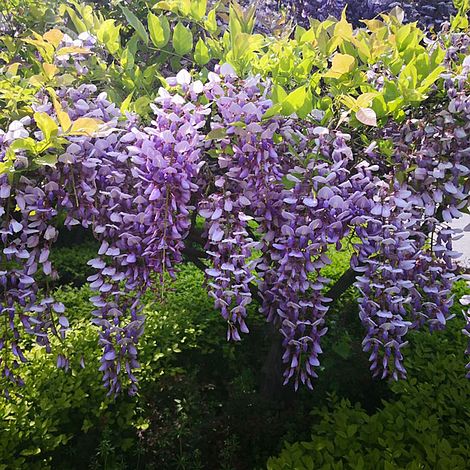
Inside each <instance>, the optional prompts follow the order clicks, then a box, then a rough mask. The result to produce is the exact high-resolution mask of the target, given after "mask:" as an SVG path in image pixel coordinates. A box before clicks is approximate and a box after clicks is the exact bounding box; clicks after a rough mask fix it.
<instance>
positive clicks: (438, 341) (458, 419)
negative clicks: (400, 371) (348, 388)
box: [268, 287, 470, 470]
mask: <svg viewBox="0 0 470 470" xmlns="http://www.w3.org/2000/svg"><path fill="white" fill-rule="evenodd" d="M459 289H461V287H459ZM459 294H463V292H459ZM454 310H455V313H457V314H459V310H460V308H459V306H455V307H454ZM460 316H461V315H459V318H458V319H455V320H453V321H452V323H451V325H449V327H448V329H447V330H446V331H441V332H437V333H434V334H430V333H427V334H426V333H421V334H414V335H413V336H412V339H411V341H410V342H411V347H410V351H408V354H407V361H406V362H407V369H408V371H409V379H408V380H406V381H401V382H396V383H393V384H392V385H391V389H392V391H393V393H394V396H395V400H393V401H384V402H383V407H382V408H381V409H379V410H377V411H376V412H375V413H374V414H372V415H369V414H367V413H366V411H365V410H364V409H362V408H361V406H359V405H357V404H356V405H352V404H351V403H350V402H349V401H348V400H339V399H338V398H336V397H335V396H333V397H332V398H331V401H330V405H329V407H324V408H322V409H317V410H314V411H313V413H312V414H313V415H314V416H316V417H318V421H317V422H316V423H315V424H314V425H313V427H312V439H311V441H307V442H296V443H294V444H286V447H285V449H284V450H283V451H282V453H281V454H280V456H279V457H277V458H271V459H270V460H269V461H268V469H270V470H281V469H282V470H287V469H296V470H298V469H371V470H372V469H374V470H376V469H377V470H379V469H384V470H392V469H398V468H403V469H410V470H415V469H442V470H447V469H455V470H458V469H461V470H464V469H466V468H468V462H469V461H470V447H469V446H468V442H467V441H466V439H467V438H468V436H470V424H469V423H470V410H469V408H468V397H469V396H470V382H469V381H468V380H467V379H465V377H464V375H463V374H462V369H463V366H464V359H463V357H462V353H461V351H462V350H463V348H464V342H465V338H464V337H463V335H462V334H461V333H460V330H461V328H462V325H463V322H462V320H461V318H460Z"/></svg>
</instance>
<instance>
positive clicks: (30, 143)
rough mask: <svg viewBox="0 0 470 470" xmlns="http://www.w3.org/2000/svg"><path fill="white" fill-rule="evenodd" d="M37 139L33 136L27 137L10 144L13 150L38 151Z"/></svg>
mask: <svg viewBox="0 0 470 470" xmlns="http://www.w3.org/2000/svg"><path fill="white" fill-rule="evenodd" d="M36 147H37V146H36V141H35V140H34V139H32V138H31V137H25V138H24V139H16V140H15V141H14V142H12V144H11V145H10V147H9V148H10V149H11V150H29V151H30V152H33V153H35V152H36Z"/></svg>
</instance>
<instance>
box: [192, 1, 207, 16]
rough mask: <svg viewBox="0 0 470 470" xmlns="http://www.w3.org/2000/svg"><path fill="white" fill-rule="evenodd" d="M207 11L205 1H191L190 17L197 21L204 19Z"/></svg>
mask: <svg viewBox="0 0 470 470" xmlns="http://www.w3.org/2000/svg"><path fill="white" fill-rule="evenodd" d="M206 9H207V0H191V16H192V17H193V18H194V19H195V20H197V21H199V20H201V19H202V18H204V15H205V14H206Z"/></svg>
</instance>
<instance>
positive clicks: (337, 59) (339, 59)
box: [323, 54, 356, 78]
mask: <svg viewBox="0 0 470 470" xmlns="http://www.w3.org/2000/svg"><path fill="white" fill-rule="evenodd" d="M355 63H356V59H355V58H354V57H353V56H351V55H349V54H336V55H335V56H334V57H333V60H332V63H331V68H330V70H328V72H327V73H326V74H325V75H323V76H324V77H328V78H339V77H341V75H344V74H345V73H348V72H351V70H353V69H354V65H355Z"/></svg>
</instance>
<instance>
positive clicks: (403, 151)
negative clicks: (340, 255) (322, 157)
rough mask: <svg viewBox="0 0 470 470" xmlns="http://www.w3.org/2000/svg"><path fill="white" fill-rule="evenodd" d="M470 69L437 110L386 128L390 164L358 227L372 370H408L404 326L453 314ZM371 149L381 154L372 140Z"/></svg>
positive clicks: (450, 84)
mask: <svg viewBox="0 0 470 470" xmlns="http://www.w3.org/2000/svg"><path fill="white" fill-rule="evenodd" d="M468 71H469V68H468V66H466V65H465V63H464V67H463V70H462V73H461V75H459V76H456V77H454V76H451V75H449V76H448V77H447V79H446V83H445V90H446V93H447V96H446V97H445V98H444V99H443V101H442V104H441V107H440V108H438V109H436V110H435V115H434V116H428V115H426V116H425V117H424V118H422V119H410V120H408V121H406V122H405V123H403V124H402V125H400V126H398V125H396V124H390V125H389V126H388V127H387V128H386V129H385V130H384V131H383V132H384V136H386V137H387V138H388V139H391V140H392V141H393V144H394V154H393V156H392V162H390V163H391V164H392V166H393V172H391V173H390V174H389V176H388V181H387V180H383V181H382V182H380V183H378V184H379V186H378V188H379V190H378V191H376V192H375V194H374V195H373V196H372V199H371V209H370V213H369V214H367V216H365V217H364V221H365V222H366V223H365V225H362V226H360V227H358V228H357V229H356V233H357V234H358V236H359V238H360V239H361V244H360V245H359V246H358V255H357V256H356V257H355V258H354V259H353V266H354V267H355V269H356V270H357V271H358V272H360V273H361V275H360V276H359V277H358V278H357V286H358V288H359V290H360V291H361V294H362V297H361V299H360V309H361V320H362V322H363V323H364V325H365V326H366V328H367V331H368V334H367V336H366V339H365V341H364V349H365V350H366V351H369V352H370V353H371V356H370V359H371V362H372V366H371V368H372V370H373V372H374V374H375V375H378V374H381V375H382V377H386V376H389V375H391V376H392V377H394V378H398V377H403V376H405V374H406V371H405V370H404V368H403V364H402V359H403V357H402V354H401V348H402V346H403V344H404V342H403V341H404V340H403V337H404V336H405V335H406V333H407V331H408V330H409V329H410V328H419V327H421V326H422V325H424V324H427V325H428V326H429V327H430V329H431V330H433V329H441V328H443V327H444V326H445V324H446V321H447V320H448V319H449V318H450V313H449V309H450V306H451V305H452V296H451V288H452V284H453V281H454V280H455V278H456V275H455V273H454V271H455V259H456V258H458V256H459V253H457V252H455V251H454V250H453V249H452V239H453V237H454V236H455V235H456V233H455V232H456V231H455V230H453V229H451V227H450V226H449V222H451V221H452V220H453V219H455V218H459V217H461V216H462V212H461V210H462V209H464V208H466V207H467V206H468V199H469V196H468V195H469V189H470V188H469V178H468V175H469V174H470V153H469V148H470V140H469V135H470V132H469V131H470V127H469V123H470V120H469V117H470V114H469V110H470V108H469V97H468V94H467V91H466V89H465V86H464V83H465V81H466V79H467V74H468ZM366 153H367V154H368V156H369V158H372V159H373V160H376V159H377V155H376V154H375V149H374V146H373V145H372V146H371V147H369V148H368V149H367V151H366ZM377 160H378V159H377ZM385 167H386V165H385Z"/></svg>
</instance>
